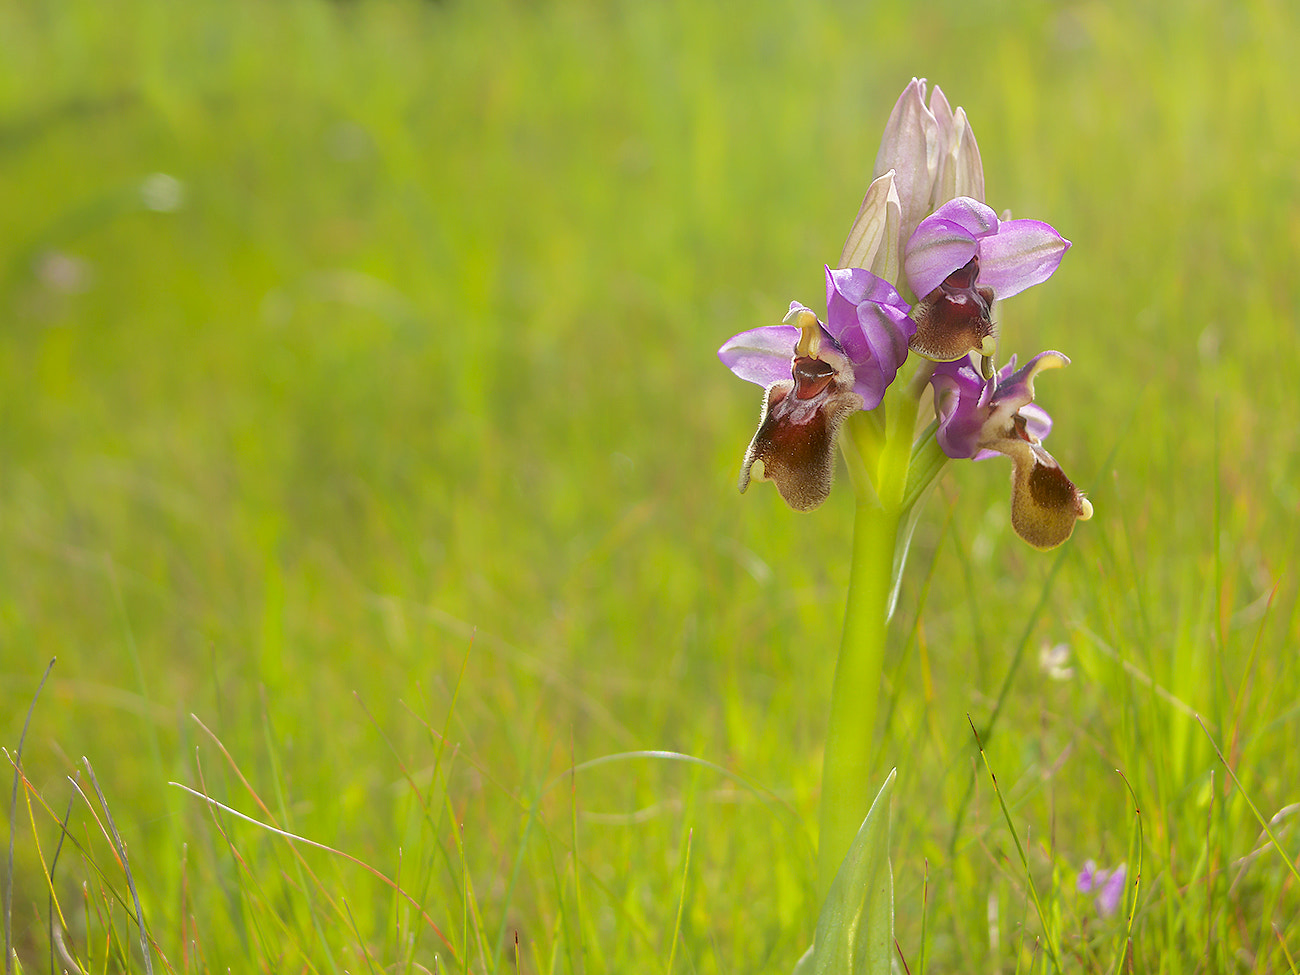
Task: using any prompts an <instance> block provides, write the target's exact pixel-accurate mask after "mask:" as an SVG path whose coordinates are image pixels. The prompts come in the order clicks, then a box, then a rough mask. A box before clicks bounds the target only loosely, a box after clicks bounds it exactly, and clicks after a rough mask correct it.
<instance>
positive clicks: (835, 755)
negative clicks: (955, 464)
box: [817, 502, 899, 903]
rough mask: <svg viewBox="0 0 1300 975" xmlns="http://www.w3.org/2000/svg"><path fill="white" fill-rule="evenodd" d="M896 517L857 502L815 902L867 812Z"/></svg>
mask: <svg viewBox="0 0 1300 975" xmlns="http://www.w3.org/2000/svg"><path fill="white" fill-rule="evenodd" d="M898 522H899V516H898V512H897V510H896V509H895V510H894V511H886V510H885V509H884V508H883V507H881V506H880V505H879V504H872V503H870V502H867V503H859V504H858V506H857V514H856V517H855V518H854V522H853V565H852V569H851V570H850V575H849V597H848V606H847V608H846V609H845V612H844V636H843V639H842V641H841V643H840V656H839V661H838V662H837V663H836V665H835V686H834V689H833V690H832V692H831V715H830V725H829V727H828V729H827V732H826V752H825V756H824V759H823V762H824V764H823V766H822V798H821V817H820V827H819V836H818V842H817V901H818V903H821V902H822V901H824V900H825V898H826V895H827V893H828V892H829V891H830V888H831V882H832V881H833V880H834V879H835V874H836V871H838V870H839V867H840V863H841V861H843V859H844V856H845V854H847V853H848V851H849V846H850V845H851V844H852V842H853V837H854V836H855V835H856V834H857V831H858V827H859V826H860V825H861V824H862V819H863V817H864V816H865V815H866V814H867V810H868V809H869V808H870V807H871V797H872V792H871V779H870V777H869V775H868V770H869V766H870V762H871V749H872V745H873V743H874V739H875V730H876V708H877V703H878V697H879V695H878V689H879V685H880V674H881V669H882V667H883V665H884V657H885V635H886V631H885V607H886V605H887V602H888V599H889V590H890V584H891V581H892V578H891V577H892V574H893V573H892V571H891V570H892V568H893V562H894V543H895V541H896V539H897V536H898Z"/></svg>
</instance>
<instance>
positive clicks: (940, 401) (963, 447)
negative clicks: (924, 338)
mask: <svg viewBox="0 0 1300 975" xmlns="http://www.w3.org/2000/svg"><path fill="white" fill-rule="evenodd" d="M930 383H931V385H932V387H933V389H934V411H935V414H936V415H937V416H938V417H939V430H938V432H937V434H936V439H937V440H938V442H939V446H940V448H942V450H943V452H944V453H945V454H947V455H948V456H949V457H952V458H954V459H957V460H960V459H963V458H967V457H975V456H977V454H978V453H979V441H980V433H981V432H982V431H983V428H984V421H985V419H986V418H987V416H988V407H987V403H986V401H987V399H988V389H989V387H990V385H991V384H987V383H985V382H984V379H983V377H982V376H980V374H979V372H978V371H977V370H976V369H975V367H974V366H972V365H971V363H970V360H969V359H958V360H957V361H956V362H941V363H939V364H938V365H937V366H935V367H934V376H933V377H932V378H931V380H930Z"/></svg>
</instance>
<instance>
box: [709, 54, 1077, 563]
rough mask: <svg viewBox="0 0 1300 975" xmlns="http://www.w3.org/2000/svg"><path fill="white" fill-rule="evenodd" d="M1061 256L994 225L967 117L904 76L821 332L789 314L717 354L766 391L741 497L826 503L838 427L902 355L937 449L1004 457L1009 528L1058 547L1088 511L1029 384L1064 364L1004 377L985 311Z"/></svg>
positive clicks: (831, 278)
mask: <svg viewBox="0 0 1300 975" xmlns="http://www.w3.org/2000/svg"><path fill="white" fill-rule="evenodd" d="M1069 247H1070V242H1069V241H1068V240H1066V239H1065V238H1063V237H1062V236H1061V235H1060V234H1059V233H1057V232H1056V230H1055V229H1054V228H1053V227H1051V226H1050V225H1049V224H1046V223H1043V222H1041V221H1038V220H1010V219H999V217H998V215H997V214H996V213H995V212H994V211H993V209H992V208H991V207H989V206H988V205H986V204H985V203H984V173H983V168H982V165H981V162H980V156H979V148H978V146H977V145H976V143H975V136H974V134H973V132H972V131H971V128H970V124H969V122H968V121H967V119H966V115H965V112H964V111H963V110H962V109H960V108H958V109H957V110H956V111H954V110H953V109H952V108H951V107H950V106H949V103H948V101H947V99H946V98H945V97H944V95H943V92H941V91H940V90H939V88H938V87H935V88H934V90H933V93H932V94H931V95H930V98H929V103H928V104H927V103H926V84H925V81H924V80H918V79H913V80H912V82H911V84H909V85H908V86H907V88H906V90H905V91H904V92H903V94H902V96H901V97H900V98H899V100H898V103H897V104H896V105H895V106H894V110H893V112H892V113H891V114H890V117H889V121H888V123H887V124H886V126H885V134H884V138H883V139H882V141H881V145H880V152H879V154H878V155H877V156H876V163H875V171H874V173H873V181H872V183H871V186H870V188H869V189H868V190H867V194H866V197H865V198H864V199H863V202H862V207H861V209H860V210H859V211H858V216H857V219H856V220H855V221H854V222H853V226H852V228H851V229H850V231H849V236H848V240H847V241H846V243H845V245H844V251H843V253H842V254H841V256H840V260H839V266H838V268H831V267H827V268H826V320H825V321H824V322H823V321H822V320H820V319H819V318H818V317H817V315H816V314H815V313H814V312H813V311H812V310H811V309H809V308H807V307H805V306H803V305H802V304H799V303H798V302H794V303H792V304H791V305H790V311H789V314H787V315H786V318H785V321H784V322H783V324H781V325H769V326H764V327H761V328H755V329H750V330H749V331H745V332H742V333H740V334H739V335H736V336H733V337H732V338H731V339H729V340H728V341H727V342H726V343H725V344H724V345H723V346H722V348H721V349H720V350H719V351H718V356H719V358H721V360H722V362H723V364H724V365H726V366H727V367H728V368H729V369H731V370H732V372H734V373H735V374H736V375H738V376H740V377H741V378H742V379H746V380H748V381H750V382H753V383H757V384H758V385H760V386H762V387H763V388H764V395H763V410H762V416H761V419H760V421H759V428H758V432H757V433H756V434H755V435H754V438H753V440H752V441H751V443H750V445H749V449H748V450H747V451H746V453H745V460H744V464H743V466H742V469H741V474H740V489H741V491H744V490H745V489H746V488H747V487H748V485H749V482H750V480H751V479H752V478H759V479H763V480H771V481H773V482H774V483H775V484H776V487H777V490H778V491H780V493H781V496H782V497H783V498H784V499H785V500H786V502H787V503H788V504H789V505H790V506H791V507H792V508H796V509H798V510H808V509H810V508H814V507H816V506H817V505H819V504H821V503H822V501H824V500H825V499H826V497H827V495H828V494H829V493H830V486H831V476H832V473H833V471H834V459H835V446H836V443H837V437H838V433H839V430H840V427H841V425H842V424H843V423H844V421H845V420H846V419H847V418H848V417H849V416H850V415H852V414H853V413H855V412H856V411H859V410H865V411H881V412H883V410H884V406H883V405H882V404H883V403H884V401H885V399H886V394H887V392H888V390H889V389H890V387H891V384H894V381H895V378H896V377H897V376H898V373H899V369H900V368H901V367H902V366H903V364H904V362H905V361H906V359H907V357H908V353H909V351H910V352H913V353H915V354H916V355H917V356H919V357H921V358H922V359H923V360H928V361H927V362H925V363H923V366H922V369H921V370H918V377H919V380H920V385H919V386H918V385H917V383H915V382H913V383H912V384H910V385H909V388H911V389H913V390H923V389H924V384H925V381H926V380H927V379H928V380H929V385H930V388H931V389H932V391H933V396H934V409H935V415H936V419H937V421H938V425H937V429H936V432H935V437H936V439H937V443H938V445H939V446H940V447H941V448H942V450H943V453H944V454H945V455H946V456H947V457H949V458H971V459H981V458H983V457H986V456H992V455H993V454H1002V455H1005V456H1007V457H1009V458H1010V459H1011V461H1012V464H1013V468H1014V473H1013V477H1012V525H1013V526H1014V528H1015V529H1016V531H1017V532H1018V533H1019V534H1020V536H1021V537H1022V538H1024V539H1025V540H1026V541H1027V542H1029V543H1030V544H1031V545H1034V546H1035V547H1038V548H1044V549H1047V548H1053V547H1055V546H1057V545H1060V544H1061V543H1062V542H1064V541H1065V540H1066V539H1067V538H1069V537H1070V534H1071V532H1073V530H1074V523H1075V522H1076V521H1078V520H1086V519H1087V518H1089V517H1090V516H1091V514H1092V506H1091V504H1090V503H1089V502H1088V500H1087V499H1086V498H1084V497H1083V495H1082V494H1081V493H1080V492H1079V491H1078V489H1077V488H1076V487H1075V486H1074V484H1073V483H1072V482H1071V481H1070V479H1069V478H1068V477H1066V476H1065V474H1064V473H1063V472H1062V471H1061V468H1060V465H1059V464H1057V463H1056V461H1055V460H1054V459H1053V458H1052V456H1051V455H1050V454H1049V453H1048V452H1047V451H1046V450H1045V449H1044V448H1043V446H1042V439H1043V437H1045V436H1046V435H1047V432H1048V430H1049V429H1050V427H1051V421H1050V419H1049V417H1048V416H1047V414H1046V412H1044V411H1043V410H1042V409H1041V408H1040V407H1039V406H1037V405H1035V403H1034V377H1035V376H1036V375H1037V374H1038V373H1039V372H1041V371H1042V370H1044V369H1051V368H1057V367H1060V366H1064V365H1066V364H1067V363H1068V362H1069V360H1068V359H1067V358H1066V357H1065V356H1063V355H1061V354H1060V353H1059V352H1042V353H1040V354H1038V355H1036V356H1034V357H1033V358H1032V359H1030V360H1029V362H1028V363H1026V364H1025V366H1024V367H1022V368H1021V369H1019V370H1017V369H1015V359H1014V357H1013V358H1012V360H1011V363H1010V364H1009V365H1007V366H1005V367H1004V368H1002V369H1001V370H997V369H996V368H995V366H994V359H995V356H996V354H997V338H998V335H997V326H996V323H995V321H994V317H993V311H994V303H995V302H997V301H1000V300H1002V299H1005V298H1010V297H1012V296H1013V295H1016V294H1019V293H1020V292H1021V291H1024V290H1025V289H1026V288H1029V287H1032V286H1033V285H1036V284H1041V283H1042V282H1044V281H1046V280H1047V279H1048V278H1049V277H1051V275H1052V274H1053V273H1054V272H1055V271H1056V269H1057V267H1058V266H1059V265H1060V263H1061V259H1062V258H1063V257H1064V255H1065V252H1066V250H1068V249H1069ZM976 363H978V368H977V366H976ZM913 395H919V392H914V393H913ZM908 433H909V435H910V431H908Z"/></svg>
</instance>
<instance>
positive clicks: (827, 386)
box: [718, 268, 914, 511]
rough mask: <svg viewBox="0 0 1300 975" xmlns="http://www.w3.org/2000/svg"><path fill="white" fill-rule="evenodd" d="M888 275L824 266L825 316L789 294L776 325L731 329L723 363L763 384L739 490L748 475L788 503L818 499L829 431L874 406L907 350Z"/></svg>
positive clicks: (831, 456) (830, 446)
mask: <svg viewBox="0 0 1300 975" xmlns="http://www.w3.org/2000/svg"><path fill="white" fill-rule="evenodd" d="M907 310H908V309H907V305H906V304H905V303H904V302H903V300H902V298H900V297H899V296H898V292H896V291H894V289H893V287H891V286H890V285H889V284H888V283H887V282H885V281H883V280H882V279H880V278H878V277H876V276H875V275H873V274H871V273H869V272H867V271H864V270H861V269H857V268H850V269H843V270H831V269H830V268H827V269H826V323H825V324H822V322H821V321H820V320H819V319H818V318H817V315H816V314H815V313H814V312H813V311H812V310H811V309H809V308H807V307H805V306H804V305H801V304H799V302H791V304H790V311H789V313H788V314H787V315H786V317H785V322H784V324H781V325H766V326H763V327H762V328H754V329H750V330H749V331H747V332H741V333H740V334H739V335H735V336H732V337H731V338H730V339H728V340H727V341H726V343H724V344H723V346H722V348H721V349H719V350H718V358H719V359H721V360H722V363H723V365H725V366H726V367H727V368H728V369H730V370H731V371H732V372H734V373H735V374H736V375H737V376H739V377H740V378H741V379H746V380H748V381H749V382H752V383H757V384H758V385H760V386H762V387H764V394H763V412H762V415H761V417H760V419H759V426H758V432H757V433H756V434H754V439H753V440H752V441H751V443H750V445H749V449H748V450H747V451H746V452H745V461H744V465H743V466H742V468H741V472H740V490H741V491H744V490H745V489H746V488H747V487H748V486H749V482H750V478H751V477H757V478H759V479H760V480H770V481H774V482H776V487H777V490H778V491H780V492H781V497H783V498H784V499H785V501H786V503H787V504H788V505H790V507H792V508H794V509H796V510H798V511H808V510H810V509H812V508H815V507H817V506H818V505H819V504H821V503H822V502H823V501H825V500H826V497H827V495H828V494H829V493H830V489H831V477H832V475H833V473H834V470H835V445H836V439H835V438H836V434H837V433H838V431H839V428H840V424H841V423H843V421H844V418H845V417H846V416H848V415H849V414H850V413H852V412H853V411H854V410H874V409H875V408H876V407H877V406H879V405H880V401H881V399H882V398H883V397H884V394H885V388H886V387H887V386H888V385H889V384H890V383H891V382H893V381H894V376H895V375H896V374H897V373H898V367H899V366H900V365H902V363H903V360H904V359H905V358H906V357H907V340H908V339H909V338H911V336H912V330H913V328H914V326H913V325H912V320H911V319H910V318H908V317H907Z"/></svg>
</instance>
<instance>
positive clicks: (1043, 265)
mask: <svg viewBox="0 0 1300 975" xmlns="http://www.w3.org/2000/svg"><path fill="white" fill-rule="evenodd" d="M1069 248H1070V242H1069V241H1068V240H1066V239H1065V238H1064V237H1062V236H1061V235H1060V234H1058V233H1057V232H1056V230H1055V229H1054V228H1053V227H1052V226H1051V225H1050V224H1046V223H1043V222H1042V221H1041V220H999V219H998V215H997V214H996V213H994V212H993V210H992V208H991V207H988V206H986V205H985V204H983V203H981V202H980V201H979V200H976V199H973V198H971V197H964V196H961V197H957V198H956V199H953V200H949V201H948V202H947V203H944V204H943V205H942V206H940V207H939V208H938V209H937V210H935V211H934V213H932V214H930V215H929V216H928V217H926V218H925V219H924V220H922V221H921V222H920V224H919V225H918V226H917V228H916V230H915V232H914V233H913V234H912V236H911V237H910V238H909V239H908V241H907V245H906V246H905V248H904V250H903V273H904V276H905V277H906V278H907V283H908V286H909V287H910V288H911V289H912V292H913V293H914V294H915V295H916V296H917V298H918V302H917V306H916V308H915V309H914V310H913V318H915V319H916V323H917V328H916V335H915V336H913V338H912V342H911V347H912V351H914V352H916V353H917V354H918V355H921V356H924V357H925V358H927V359H933V360H935V361H936V362H952V361H955V360H957V359H960V358H962V357H963V356H965V355H966V354H967V353H968V352H972V351H978V352H979V353H980V354H981V355H983V356H985V357H991V356H992V355H993V354H994V352H995V351H996V343H997V332H996V329H995V326H994V324H993V321H992V308H993V302H994V301H995V300H997V299H999V298H1009V297H1011V296H1012V295H1017V294H1019V293H1020V292H1022V291H1024V290H1025V289H1026V288H1029V287H1032V286H1033V285H1035V284H1041V283H1042V282H1043V281H1046V280H1047V279H1048V278H1049V277H1051V276H1052V274H1053V273H1054V272H1055V271H1056V269H1057V268H1058V267H1059V266H1060V264H1061V258H1063V257H1064V256H1065V252H1066V251H1067V250H1069Z"/></svg>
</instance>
